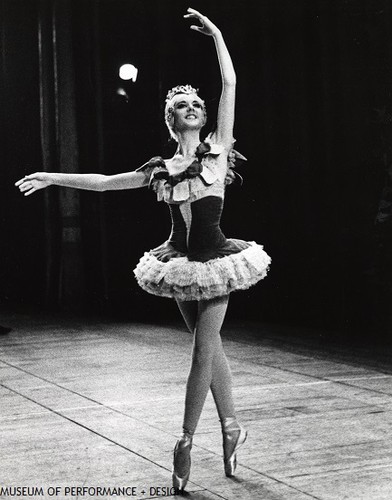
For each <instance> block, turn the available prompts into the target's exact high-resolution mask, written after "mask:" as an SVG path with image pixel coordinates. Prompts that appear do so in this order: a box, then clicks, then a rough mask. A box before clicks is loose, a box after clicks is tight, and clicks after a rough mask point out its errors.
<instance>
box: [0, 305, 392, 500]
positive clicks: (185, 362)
mask: <svg viewBox="0 0 392 500" xmlns="http://www.w3.org/2000/svg"><path fill="white" fill-rule="evenodd" d="M1 323H3V324H6V325H7V326H11V327H12V328H13V330H12V331H11V332H10V333H9V334H8V335H3V336H1V337H0V375H1V383H0V394H1V408H0V419H1V429H2V430H1V448H0V454H1V464H0V497H1V498H8V497H9V496H11V494H12V493H17V491H19V493H21V494H20V495H18V496H19V498H37V497H42V498H56V499H66V498H67V499H69V498H79V499H88V498H137V499H147V498H161V497H165V498H172V496H171V495H170V493H171V490H170V488H171V463H172V450H173V447H174V444H175V441H176V438H177V436H178V434H179V432H180V430H181V423H182V411H183V399H184V390H185V380H186V376H187V372H188V367H189V359H190V349H191V336H190V335H189V334H188V333H187V332H186V331H185V329H184V328H183V327H182V325H180V324H174V325H170V324H167V325H164V326H159V325H158V324H142V323H131V322H125V321H119V322H115V321H113V322H110V321H108V320H106V321H104V322H101V321H97V320H91V319H84V320H83V319H75V318H73V319H71V318H67V317H62V318H61V317H49V316H45V315H41V316H38V315H37V314H34V315H33V314H18V315H8V316H7V315H5V316H4V317H3V318H2V319H1ZM302 333H303V334H302ZM302 333H301V331H300V330H294V329H293V330H291V329H290V328H289V327H278V326H276V325H275V326H271V325H264V324H247V325H245V324H228V325H226V326H225V327H224V330H223V338H224V345H225V349H226V353H227V355H228V357H229V360H230V363H231V367H232V370H233V375H234V390H235V400H236V403H237V407H238V416H239V418H240V420H241V421H242V423H243V424H244V425H245V426H246V427H247V428H248V429H249V438H248V441H247V442H246V443H245V445H244V446H243V448H241V450H240V451H239V454H238V461H239V465H238V468H237V475H236V478H234V479H228V478H226V477H225V476H224V473H223V464H222V453H221V437H220V425H219V421H218V418H217V414H216V410H215V407H214V404H213V401H212V397H211V396H210V395H209V396H208V400H207V402H206V405H205V408H204V411H203V414H202V418H201V421H200V424H199V428H198V431H197V434H196V436H195V439H194V446H193V450H192V472H191V478H190V482H189V483H188V486H187V491H188V492H189V493H188V495H187V497H188V498H192V499H197V500H201V499H216V500H218V499H238V500H246V499H249V500H255V499H263V500H308V499H319V500H343V499H348V500H370V499H372V500H390V499H391V498H392V412H391V410H392V362H391V349H390V348H387V347H386V346H380V347H378V348H377V347H374V348H373V349H371V350H370V349H369V347H368V346H359V345H357V346H355V347H353V346H350V345H349V344H347V345H342V344H340V343H339V342H337V341H336V339H335V340H332V339H328V338H326V337H325V336H320V335H318V334H317V333H314V334H313V335H312V334H311V333H309V331H307V332H305V331H304V332H302ZM17 487H19V488H22V487H24V488H26V489H25V490H16V488H17ZM1 488H3V490H2V491H1ZM7 488H8V490H7ZM100 488H101V489H100ZM104 488H107V489H106V490H104ZM108 488H111V490H108ZM116 488H117V489H116ZM121 492H122V493H124V494H123V495H116V494H115V493H121Z"/></svg>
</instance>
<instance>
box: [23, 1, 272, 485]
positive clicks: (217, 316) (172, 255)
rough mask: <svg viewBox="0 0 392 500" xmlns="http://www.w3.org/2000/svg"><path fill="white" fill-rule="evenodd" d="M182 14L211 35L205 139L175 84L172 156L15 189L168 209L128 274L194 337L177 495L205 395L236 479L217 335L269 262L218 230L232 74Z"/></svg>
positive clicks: (27, 181)
mask: <svg viewBox="0 0 392 500" xmlns="http://www.w3.org/2000/svg"><path fill="white" fill-rule="evenodd" d="M184 17H185V18H186V19H196V20H197V21H198V23H199V24H197V25H192V26H191V29H193V30H195V31H197V32H199V33H202V34H204V35H207V36H210V37H212V38H213V40H214V42H215V48H216V52H217V56H218V61H219V65H220V70H221V77H222V92H221V97H220V102H219V107H218V114H217V126H216V129H215V130H214V131H213V132H212V133H210V134H209V135H208V136H207V138H206V139H205V140H204V142H201V141H200V132H201V130H202V128H203V127H204V125H205V124H206V120H207V115H206V107H205V103H204V101H203V100H202V99H201V98H200V96H199V95H198V92H197V90H196V89H194V88H193V87H191V86H190V85H179V86H177V87H174V88H173V89H171V90H170V91H169V92H168V94H167V97H166V102H165V122H166V125H167V127H168V129H169V132H170V134H171V136H172V137H173V138H174V139H175V140H176V141H177V143H178V148H177V151H176V153H175V155H174V156H173V157H172V158H170V159H167V160H164V159H163V158H162V157H160V156H156V157H153V158H152V159H151V160H150V161H148V162H147V163H145V164H144V165H142V166H141V167H140V168H138V169H136V170H134V171H132V172H126V173H122V174H115V175H102V174H62V173H49V172H37V173H35V174H31V175H27V176H26V177H24V178H23V179H21V180H19V181H18V182H17V183H16V186H18V187H19V189H20V191H21V192H22V193H24V194H25V195H26V196H28V195H31V194H32V193H34V192H36V191H38V190H39V189H42V188H45V187H47V186H50V185H57V186H65V187H71V188H78V189H87V190H95V191H106V190H121V189H135V188H141V187H145V186H149V187H151V188H152V189H153V190H154V191H155V192H156V193H157V197H158V200H163V201H165V202H166V203H167V204H168V206H169V209H170V212H171V218H172V223H173V225H172V231H171V234H170V237H169V239H168V240H167V241H165V242H164V243H163V244H161V245H160V246H158V247H156V248H154V249H152V250H150V251H148V252H146V253H145V254H144V256H143V257H142V258H141V259H140V261H139V263H138V264H137V266H136V268H135V270H134V274H135V277H136V279H137V281H138V283H139V285H140V286H141V287H142V288H143V289H144V290H146V291H147V292H149V293H152V294H154V295H158V296H161V297H169V298H173V299H175V300H176V302H177V304H178V307H179V309H180V311H181V314H182V316H183V318H184V320H185V323H186V325H187V327H188V329H189V331H190V332H191V333H192V334H193V350H192V362H191V367H190V372H189V375H188V379H187V385H186V395H185V411H184V418H183V430H182V434H181V436H180V438H179V439H178V441H177V442H176V445H175V448H174V457H173V471H172V480H173V486H174V487H175V488H177V489H179V490H183V489H184V488H185V486H186V484H187V482H188V480H189V476H190V469H191V457H190V452H191V448H192V443H193V436H194V433H195V430H196V427H197V424H198V422H199V419H200V415H201V412H202V409H203V406H204V402H205V400H206V397H207V394H208V391H209V390H210V389H211V392H212V395H213V398H214V402H215V404H216V407H217V411H218V415H219V418H220V421H221V427H222V436H223V461H224V471H225V473H226V475H227V476H228V477H231V476H233V475H234V473H235V469H236V454H237V451H238V449H239V447H240V446H241V445H242V444H243V443H244V442H245V440H246V437H247V431H246V430H245V429H244V428H243V426H242V425H241V424H240V423H239V422H238V420H237V418H236V412H235V407H234V402H233V395H232V377H231V371H230V367H229V364H228V361H227V358H226V356H225V353H224V350H223V346H222V340H221V336H220V331H221V327H222V324H223V320H224V317H225V314H226V310H227V305H228V300H229V294H230V293H231V292H233V291H236V290H243V289H247V288H249V287H250V286H252V285H254V284H255V283H257V282H258V281H260V280H261V279H263V278H264V277H265V276H266V274H267V271H268V267H269V264H270V261H271V259H270V257H269V256H268V254H267V253H266V252H265V251H264V250H263V247H262V246H261V245H258V244H257V243H255V242H248V241H243V240H239V239H233V238H229V239H228V238H226V237H225V236H224V235H223V233H222V231H221V229H220V227H219V221H220V217H221V213H222V209H223V200H224V195H225V188H226V185H227V184H230V183H231V182H232V180H233V169H232V167H233V161H232V160H233V156H239V154H238V153H237V152H235V151H234V150H233V143H234V139H233V127H234V112H235V89H236V74H235V71H234V67H233V64H232V60H231V57H230V54H229V52H228V49H227V47H226V44H225V42H224V39H223V36H222V33H221V31H220V30H219V29H218V27H217V26H216V25H215V24H214V23H213V22H212V21H210V20H209V19H208V18H207V17H206V16H204V15H202V14H201V13H200V12H198V11H196V10H194V9H191V8H189V9H188V11H187V14H186V15H185V16H184Z"/></svg>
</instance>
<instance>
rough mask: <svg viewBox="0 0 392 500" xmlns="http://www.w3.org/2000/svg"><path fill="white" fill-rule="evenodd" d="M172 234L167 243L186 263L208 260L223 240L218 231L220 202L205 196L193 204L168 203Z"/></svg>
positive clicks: (220, 199)
mask: <svg viewBox="0 0 392 500" xmlns="http://www.w3.org/2000/svg"><path fill="white" fill-rule="evenodd" d="M169 208H170V214H171V219H172V231H171V234H170V238H169V242H170V244H171V245H172V246H173V247H174V248H175V250H177V251H178V252H183V253H186V254H187V256H188V259H189V260H198V261H201V262H204V261H206V260H208V259H210V258H211V256H212V255H214V254H215V253H216V251H217V249H219V248H220V247H222V246H223V245H224V244H225V242H226V238H225V236H224V234H223V233H222V231H221V229H220V225H219V224H220V219H221V214H222V209H223V199H222V198H220V197H217V196H207V197H204V198H201V199H198V200H196V201H193V202H185V203H181V204H169Z"/></svg>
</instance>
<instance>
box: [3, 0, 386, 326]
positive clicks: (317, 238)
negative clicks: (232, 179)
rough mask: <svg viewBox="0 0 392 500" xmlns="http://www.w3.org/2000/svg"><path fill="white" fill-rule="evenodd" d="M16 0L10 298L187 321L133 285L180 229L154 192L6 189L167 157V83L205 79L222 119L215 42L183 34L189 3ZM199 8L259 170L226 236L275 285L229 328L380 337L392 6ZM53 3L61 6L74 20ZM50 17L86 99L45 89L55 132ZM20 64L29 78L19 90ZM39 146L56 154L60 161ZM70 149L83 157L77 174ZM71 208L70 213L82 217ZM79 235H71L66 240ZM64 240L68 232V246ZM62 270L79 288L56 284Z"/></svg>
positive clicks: (6, 32) (243, 302)
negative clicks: (47, 77) (36, 173)
mask: <svg viewBox="0 0 392 500" xmlns="http://www.w3.org/2000/svg"><path fill="white" fill-rule="evenodd" d="M16 3H18V2H14V1H12V2H10V1H7V0H2V2H1V9H2V11H3V12H2V13H3V16H2V23H3V47H2V56H3V71H2V72H3V77H4V78H3V80H4V82H5V83H4V86H3V89H4V92H3V95H5V96H6V97H7V99H6V100H5V101H4V100H3V103H2V106H3V110H4V112H2V120H1V127H2V132H3V133H2V143H3V147H2V151H3V158H2V163H3V165H6V167H4V168H3V169H2V170H1V174H0V175H1V176H2V182H1V185H2V190H3V192H4V196H3V197H2V203H3V204H4V212H2V213H4V214H5V215H3V217H2V226H3V234H5V235H7V237H6V238H5V240H7V241H6V243H5V244H4V245H3V244H2V249H1V251H2V252H3V256H4V258H3V259H2V262H5V263H7V264H6V265H3V266H2V269H1V273H2V282H1V289H0V293H1V297H2V299H3V301H5V302H7V301H10V300H14V301H21V300H23V301H26V302H29V303H30V302H33V303H34V302H39V303H48V302H50V301H48V297H52V298H53V293H52V292H49V294H48V290H53V289H55V290H56V294H57V295H56V294H55V297H56V300H55V302H56V303H57V304H59V303H60V304H68V306H70V305H75V306H82V307H83V308H86V307H88V308H90V309H93V310H106V311H111V312H114V313H115V314H116V315H118V314H121V315H122V314H124V315H126V316H127V317H131V318H143V317H149V318H150V317H152V316H153V315H157V316H159V317H166V316H168V317H172V316H174V314H176V311H175V307H174V305H173V303H172V302H171V301H167V300H163V299H158V298H155V297H152V296H149V295H147V294H146V293H144V292H143V291H141V290H139V288H138V287H137V285H136V283H135V282H134V280H133V277H132V268H133V267H134V266H135V265H136V263H137V260H138V258H139V256H140V255H141V254H142V253H143V251H145V250H146V249H149V248H151V247H153V246H156V245H158V244H159V243H161V242H162V241H163V240H164V239H165V238H166V237H167V235H168V232H169V221H168V214H167V210H166V207H165V206H163V205H162V206H160V205H159V204H157V203H155V201H154V195H153V193H151V192H148V191H145V190H140V191H132V192H128V191H125V192H116V193H104V194H98V193H87V192H83V193H79V194H78V195H77V196H78V197H77V198H76V199H75V198H74V196H75V195H64V194H60V193H61V191H59V190H57V188H50V190H49V191H48V193H47V194H42V195H41V194H37V195H35V196H34V197H31V198H29V199H28V200H25V199H23V198H22V197H20V195H18V193H17V192H14V191H13V190H12V188H11V187H10V186H11V184H12V182H13V181H14V180H15V179H16V178H18V176H20V175H23V174H24V173H27V172H28V171H29V169H30V168H33V169H35V170H39V169H41V165H42V163H44V164H45V158H48V155H49V156H50V155H52V156H51V157H53V158H54V160H53V161H50V162H49V163H51V164H53V166H55V165H56V162H57V165H56V167H59V169H62V170H63V171H67V168H72V169H73V170H74V171H81V172H103V173H107V174H111V173H117V172H121V171H126V170H132V169H134V168H136V167H138V166H139V165H141V164H142V163H144V162H145V161H146V160H148V159H149V158H150V157H152V156H155V155H157V154H163V155H164V156H166V157H167V156H169V155H170V154H171V153H172V151H173V145H171V144H170V143H168V141H167V137H168V136H167V132H166V131H165V128H164V124H163V102H164V97H165V93H166V90H167V89H168V88H170V87H171V86H173V85H176V84H178V83H192V84H193V85H194V86H196V87H198V88H199V89H200V93H201V95H202V96H203V97H204V98H205V99H206V102H207V107H208V112H209V116H210V117H213V115H214V112H215V111H216V107H217V103H218V99H219V91H220V82H219V69H218V67H217V63H216V55H215V52H214V48H213V43H212V40H211V39H209V38H208V37H203V36H201V35H199V34H197V33H195V32H192V31H190V30H189V29H188V24H189V23H188V22H186V21H184V20H183V19H182V15H183V13H184V4H183V2H181V1H180V0H170V1H167V2H165V1H164V2H156V1H153V0H143V1H141V0H133V1H131V0H127V1H125V0H100V1H96V0H83V1H76V0H75V1H66V0H64V1H63V2H60V1H59V2H56V1H52V2H49V1H48V2H46V3H45V2H44V3H42V2H30V3H28V5H29V7H28V8H27V9H26V8H24V9H18V8H17V7H16ZM23 4H24V5H25V4H26V2H23ZM43 5H44V9H43ZM194 7H195V8H197V9H199V10H200V11H202V12H205V13H206V14H207V15H208V16H210V17H211V19H213V20H216V22H217V23H219V26H220V27H221V29H222V32H223V33H224V35H225V39H226V41H227V44H228V46H229V48H230V51H231V53H232V56H233V60H234V64H235V67H236V70H237V75H238V98H237V113H236V128H235V137H236V139H237V143H236V147H237V149H239V150H240V151H241V152H242V153H243V154H245V156H247V158H248V163H247V164H246V166H244V167H243V169H242V171H241V174H242V175H243V177H244V179H245V180H244V184H243V186H241V187H240V186H239V185H237V186H234V187H231V188H229V190H228V194H227V200H226V208H225V213H224V219H223V229H224V231H225V233H226V234H227V236H234V237H240V238H244V239H254V240H256V241H259V242H261V243H263V244H264V245H265V248H266V250H267V251H268V252H269V253H270V254H271V255H272V258H273V263H272V268H271V272H270V275H269V277H268V278H267V279H266V280H265V281H264V282H263V283H261V284H260V285H258V286H257V287H254V288H253V289H251V290H249V291H246V292H242V293H238V294H233V296H232V299H231V302H232V307H231V309H230V312H229V315H230V317H231V318H235V319H242V318H252V319H265V320H269V321H272V320H273V321H285V322H292V323H296V324H301V325H304V324H306V325H316V326H322V327H333V328H337V329H344V330H346V331H352V332H354V333H355V332H358V331H360V330H362V329H363V330H366V329H369V328H374V327H375V325H376V323H377V324H378V328H379V329H380V330H383V329H384V330H385V329H386V325H387V321H388V320H387V316H388V315H387V314H386V312H385V311H384V312H382V311H381V312H380V307H379V304H380V302H382V300H381V299H382V298H385V297H388V293H390V291H388V290H390V286H389V284H388V283H390V281H388V279H386V278H385V276H384V274H385V273H383V269H385V267H384V266H385V261H388V257H387V256H388V251H384V254H383V255H385V256H386V257H382V258H381V257H380V245H381V247H382V248H385V244H387V243H385V244H384V242H385V241H387V239H386V238H387V235H388V234H389V232H388V231H383V230H381V231H380V226H379V225H378V224H377V219H376V218H377V214H378V213H379V205H380V203H381V204H382V203H383V199H384V198H385V192H386V191H385V189H387V185H386V184H385V183H386V182H387V181H388V174H387V171H388V168H389V165H390V160H389V158H390V153H389V151H390V149H389V148H390V146H389V137H390V127H391V120H390V117H389V114H390V111H389V110H390V106H391V104H390V102H391V69H390V68H391V62H392V61H391V57H390V56H391V34H390V33H391V29H390V26H391V11H390V6H389V2H388V1H387V0H356V1H354V0H352V1H350V0H328V1H326V0H324V1H323V0H312V1H310V0H299V1H296V2H293V1H290V0H280V1H279V0H278V1H276V0H258V1H246V2H245V1H241V0H237V1H223V0H216V1H215V2H207V1H202V0H199V1H196V3H195V4H194ZM56 8H62V9H65V11H66V13H67V15H66V16H65V18H64V21H62V19H63V16H57V17H56ZM43 10H44V11H45V12H46V15H47V17H46V18H44V19H46V21H45V22H47V23H48V26H51V27H52V28H53V12H54V16H55V24H54V26H55V28H56V30H57V33H58V34H59V36H60V33H61V34H62V35H61V36H62V37H63V38H62V40H63V42H64V44H65V45H63V49H64V52H63V53H61V55H60V54H59V53H57V60H58V61H59V64H61V65H62V66H61V67H62V68H63V72H64V73H63V75H65V76H63V78H65V80H63V84H62V85H60V87H62V88H65V86H66V85H68V86H69V87H70V88H71V89H73V92H71V93H69V92H67V93H66V94H67V95H64V93H63V94H61V91H60V90H59V88H57V90H56V89H55V88H54V90H53V91H52V90H50V89H52V88H53V87H52V86H53V85H54V83H53V82H51V81H46V83H45V85H47V87H48V89H49V91H48V95H49V96H52V97H50V99H52V101H50V100H49V101H48V106H49V108H50V109H49V111H48V114H47V115H46V116H48V117H52V118H50V119H49V121H48V122H47V123H46V122H45V123H44V124H43V122H42V109H41V114H40V104H39V103H40V101H39V99H40V88H41V92H42V85H43V79H44V74H43V71H42V64H43V68H48V67H49V69H50V64H52V63H50V62H48V63H45V61H44V59H45V57H46V58H47V59H48V60H50V59H51V58H52V56H51V55H50V54H49V56H48V54H46V56H45V54H44V52H45V50H46V51H48V50H49V48H48V47H49V46H50V47H53V40H50V36H49V34H47V37H48V38H47V42H46V43H45V44H44V48H42V47H41V52H40V50H39V47H40V45H39V29H42V26H41V28H39V26H40V24H39V22H38V21H39V20H40V19H41V23H42V19H43V18H42V15H43V14H42V12H43ZM49 13H50V14H49ZM16 32H18V33H17V34H16ZM50 50H52V49H50ZM57 50H58V46H57ZM52 60H53V58H52ZM125 62H131V63H133V64H135V66H137V67H138V68H139V76H138V79H137V81H136V82H135V83H124V82H122V81H120V79H119V78H118V73H117V71H118V67H119V65H120V64H122V63H125ZM40 64H41V73H40V70H39V68H40ZM46 64H48V65H49V66H46ZM25 68H27V69H28V70H29V79H28V80H27V79H26V78H22V79H21V78H20V75H21V74H22V72H23V70H24V69H25ZM51 71H52V70H51ZM49 74H51V73H50V71H49ZM64 82H65V83H64ZM40 86H41V87H40ZM120 88H122V90H123V91H124V92H125V94H124V92H120V93H119V89H120ZM51 92H52V94H51ZM53 92H54V95H53ZM56 92H57V94H56ZM41 97H42V96H41ZM56 99H57V106H65V108H67V109H68V108H69V106H70V109H71V111H72V110H73V111H72V112H70V113H69V114H68V115H67V118H64V113H65V111H63V114H62V115H61V114H60V115H61V116H60V117H58V116H57V120H59V122H58V123H57V127H61V126H63V127H65V130H67V131H71V133H70V136H64V133H63V136H61V132H58V131H57V135H56V132H53V128H55V127H56V121H55V120H56V115H52V114H51V113H55V112H56ZM68 111H69V109H68ZM53 116H54V118H53ZM4 117H7V118H6V119H5V118H4ZM66 119H67V120H68V121H65V120H66ZM51 120H52V121H51ZM53 120H54V122H53ZM42 124H43V128H42V127H40V126H42ZM212 125H213V123H212V120H211V123H210V126H212ZM63 130H64V129H63ZM19 132H21V134H20V135H19ZM51 134H55V135H54V136H52V135H51ZM20 137H23V141H20V140H19V139H20ZM43 137H47V142H48V143H50V144H54V145H53V146H51V147H53V150H52V152H50V148H49V150H48V149H46V150H45V147H47V148H48V147H49V146H47V143H45V144H46V146H45V144H43V142H42V139H43ZM59 140H60V143H61V141H62V143H61V144H62V148H63V151H66V152H67V157H65V158H64V155H63V156H61V155H60V153H59V151H60V150H61V145H60V146H59V144H58V141H59ZM51 141H52V142H51ZM56 141H57V142H56ZM70 141H71V142H70ZM70 144H73V145H72V146H70ZM67 148H68V149H67ZM70 149H72V150H73V151H76V152H77V155H76V156H75V155H74V156H73V157H72V158H73V163H72V162H71V163H69V162H68V161H67V160H68V159H69V154H70ZM45 155H46V156H45ZM59 155H60V156H59ZM71 156H72V155H71ZM59 157H60V160H61V161H60V164H59V163H58V162H59ZM49 163H48V164H49ZM67 165H68V167H67ZM383 193H384V194H383ZM64 196H68V197H70V198H67V200H68V201H65V202H64V199H63V198H62V197H64ZM383 197H384V198H383ZM62 200H63V201H62ZM61 203H63V205H62V204H61ZM64 203H65V206H66V207H69V206H72V207H73V209H72V210H73V211H71V214H70V215H66V216H65V215H64V210H65V208H64ZM48 204H49V205H48ZM62 207H63V208H62ZM68 216H69V217H71V218H70V219H66V220H64V217H68ZM67 224H70V225H71V226H72V227H75V229H74V230H72V231H68V232H67V231H65V232H64V226H66V225H67ZM383 227H385V226H383ZM15 228H18V230H15ZM48 228H50V229H49V230H48ZM78 228H79V229H78ZM48 231H49V233H48ZM48 234H49V236H48ZM64 234H68V236H69V235H70V234H73V238H74V240H73V243H70V242H68V243H69V246H67V245H64ZM380 235H381V236H380ZM75 238H76V240H75ZM380 241H381V243H380ZM26 242H29V247H30V248H31V251H30V252H26V248H25V246H24V245H25V244H26ZM50 256H51V257H50ZM49 257H50V259H51V260H50V262H51V264H50V266H49V268H48V265H49V264H48V262H49V261H48V258H49ZM75 259H76V260H75ZM383 259H384V260H383ZM33 262H34V265H32V263H33ZM75 262H76V263H77V265H75V264H74V263H75ZM64 269H68V270H69V271H67V272H66V274H65V275H66V276H68V281H64V280H62V281H61V276H62V273H64ZM45 273H46V274H45ZM389 280H390V278H389ZM59 282H60V283H62V284H63V288H61V286H60V285H59ZM59 287H60V288H59ZM59 290H62V292H59ZM384 309H385V308H384ZM380 316H381V321H380V319H379V318H380Z"/></svg>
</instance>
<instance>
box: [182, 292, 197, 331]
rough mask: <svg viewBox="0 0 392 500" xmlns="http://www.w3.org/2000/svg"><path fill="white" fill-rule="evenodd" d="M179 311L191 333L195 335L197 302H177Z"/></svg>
mask: <svg viewBox="0 0 392 500" xmlns="http://www.w3.org/2000/svg"><path fill="white" fill-rule="evenodd" d="M177 305H178V309H179V310H180V312H181V314H182V317H183V318H184V321H185V324H186V326H187V327H188V330H189V331H190V333H192V334H193V333H195V327H196V321H197V311H198V306H197V302H196V301H195V300H184V301H181V300H177Z"/></svg>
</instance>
